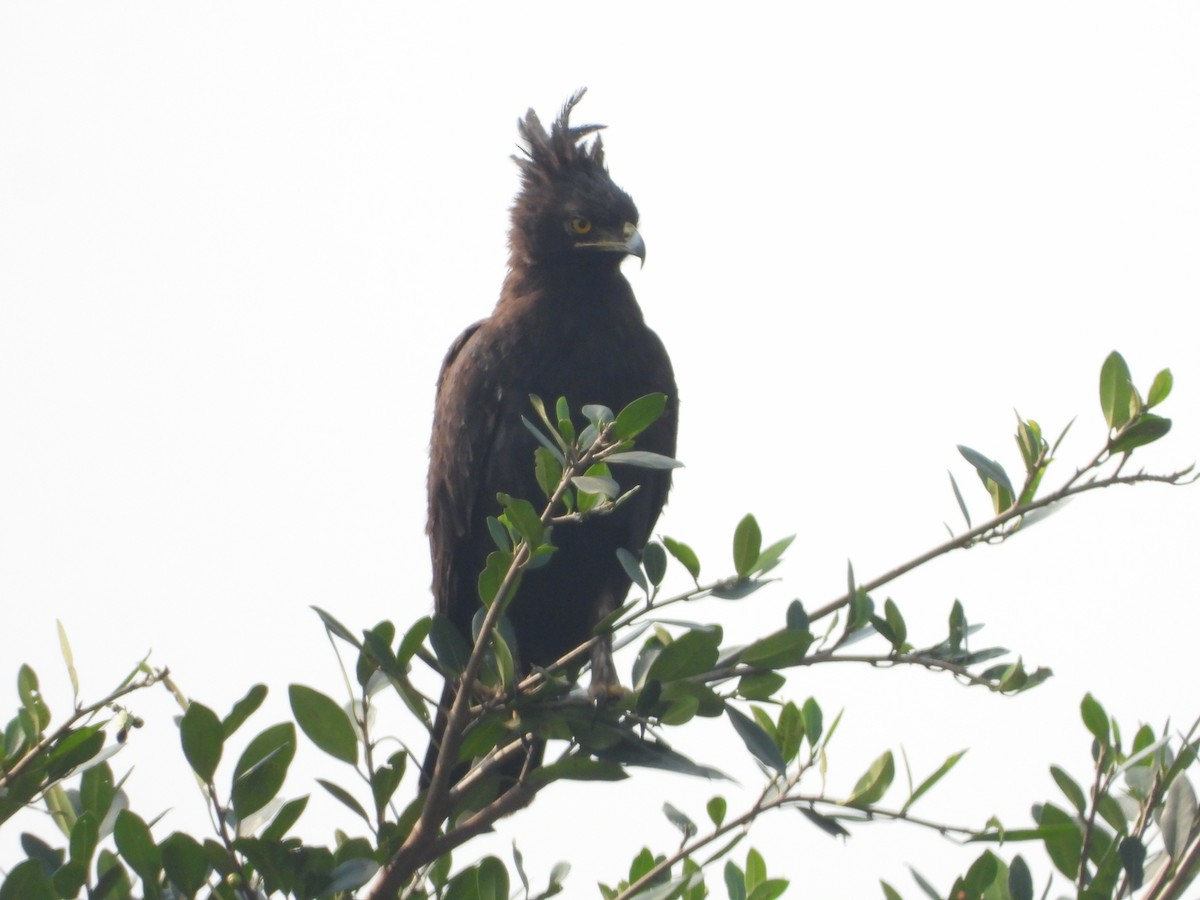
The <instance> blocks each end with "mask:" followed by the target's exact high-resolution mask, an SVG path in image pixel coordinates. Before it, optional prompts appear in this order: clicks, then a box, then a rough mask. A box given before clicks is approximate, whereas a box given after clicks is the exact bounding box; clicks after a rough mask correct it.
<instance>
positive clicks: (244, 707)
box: [221, 610, 358, 740]
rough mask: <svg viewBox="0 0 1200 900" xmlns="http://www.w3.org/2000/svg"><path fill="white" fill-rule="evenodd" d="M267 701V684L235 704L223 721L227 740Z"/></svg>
mask: <svg viewBox="0 0 1200 900" xmlns="http://www.w3.org/2000/svg"><path fill="white" fill-rule="evenodd" d="M319 612H320V611H319V610H318V613H319ZM352 643H354V644H355V645H357V644H358V642H357V640H355V641H353V642H352ZM265 699H267V686H266V685H265V684H256V685H254V687H252V688H250V690H248V691H247V692H246V696H245V697H243V698H242V699H241V700H239V701H238V702H237V703H235V704H233V709H231V710H230V711H229V715H227V716H226V717H225V718H224V719H222V720H221V731H222V733H223V734H224V736H225V739H226V740H228V739H229V738H230V736H232V735H233V733H234V732H235V731H237V730H238V729H239V728H241V727H242V725H243V724H244V723H245V721H246V720H247V719H248V718H250V716H251V715H253V714H254V712H255V711H256V710H257V709H258V708H259V707H260V706H262V702H263V701H264V700H265Z"/></svg>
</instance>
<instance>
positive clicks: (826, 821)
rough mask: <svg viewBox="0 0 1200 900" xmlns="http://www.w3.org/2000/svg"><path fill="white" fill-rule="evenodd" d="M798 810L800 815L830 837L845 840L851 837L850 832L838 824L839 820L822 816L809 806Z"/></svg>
mask: <svg viewBox="0 0 1200 900" xmlns="http://www.w3.org/2000/svg"><path fill="white" fill-rule="evenodd" d="M797 809H798V810H799V811H800V814H801V815H802V816H804V818H806V819H808V821H810V822H812V823H813V824H814V825H816V826H817V827H818V828H820V829H821V830H822V831H823V832H825V833H826V834H827V835H829V836H830V837H843V838H844V837H849V836H850V832H849V831H847V830H846V829H845V828H843V827H842V826H841V825H840V824H838V820H837V819H835V818H833V817H832V816H826V815H822V814H821V813H819V812H817V811H816V810H815V809H811V808H809V807H807V806H800V807H797Z"/></svg>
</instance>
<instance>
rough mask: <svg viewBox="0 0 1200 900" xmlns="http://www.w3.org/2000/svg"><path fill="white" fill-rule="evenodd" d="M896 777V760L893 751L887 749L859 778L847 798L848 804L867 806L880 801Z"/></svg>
mask: <svg viewBox="0 0 1200 900" xmlns="http://www.w3.org/2000/svg"><path fill="white" fill-rule="evenodd" d="M895 777H896V762H895V760H894V759H893V758H892V751H891V750H886V751H884V753H883V755H881V756H880V757H879V758H878V759H876V760H875V762H873V763H871V767H870V768H869V769H867V771H866V772H864V773H863V775H862V777H861V778H859V779H858V783H857V784H855V785H854V790H853V791H851V792H850V796H849V797H848V798H847V800H846V806H858V807H866V806H870V805H871V804H872V803H877V802H879V799H880V798H881V797H883V795H884V794H885V793H886V792H887V789H888V788H889V787H891V785H892V779H893V778H895Z"/></svg>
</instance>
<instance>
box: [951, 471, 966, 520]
mask: <svg viewBox="0 0 1200 900" xmlns="http://www.w3.org/2000/svg"><path fill="white" fill-rule="evenodd" d="M947 474H948V475H949V476H950V487H952V488H954V499H955V500H957V501H958V508H959V511H960V512H962V514H963V518H964V519H966V521H967V527H968V528H970V527H971V514H970V513H969V512H968V511H967V501H965V500H964V499H963V495H962V491H960V490H959V489H958V482H957V481H955V480H954V473H953V472H948V473H947Z"/></svg>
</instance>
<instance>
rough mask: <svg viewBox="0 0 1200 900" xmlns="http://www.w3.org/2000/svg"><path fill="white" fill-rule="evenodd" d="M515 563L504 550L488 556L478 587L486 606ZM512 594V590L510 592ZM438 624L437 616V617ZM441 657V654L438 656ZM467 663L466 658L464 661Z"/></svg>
mask: <svg viewBox="0 0 1200 900" xmlns="http://www.w3.org/2000/svg"><path fill="white" fill-rule="evenodd" d="M512 564H513V555H512V554H511V553H508V552H506V551H503V550H493V551H492V552H491V553H489V554H488V556H487V562H486V563H485V564H484V568H483V571H482V572H480V573H479V580H478V582H477V583H476V587H477V589H478V592H479V599H480V600H481V601H482V602H483V605H484V606H491V605H492V603H494V602H495V600H496V594H497V593H498V592H499V590H500V586H501V585H502V584H504V577H505V576H506V575H507V574H508V570H509V568H511V566H512ZM509 593H510V594H511V591H510V592H509ZM434 621H435V625H436V617H435V620H434ZM439 631H440V630H439V629H436V628H435V629H434V631H433V633H432V634H431V637H433V636H434V635H438V636H439V637H440V634H439ZM434 652H435V653H436V652H437V645H436V644H435V645H434ZM438 659H441V656H439V657H438ZM463 662H464V664H465V662H466V661H465V660H464V661H463Z"/></svg>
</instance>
